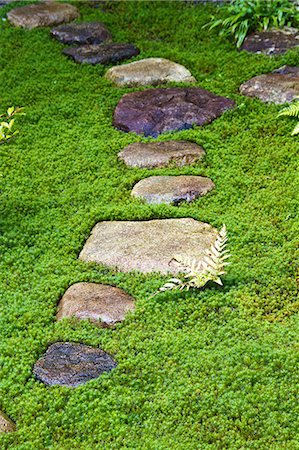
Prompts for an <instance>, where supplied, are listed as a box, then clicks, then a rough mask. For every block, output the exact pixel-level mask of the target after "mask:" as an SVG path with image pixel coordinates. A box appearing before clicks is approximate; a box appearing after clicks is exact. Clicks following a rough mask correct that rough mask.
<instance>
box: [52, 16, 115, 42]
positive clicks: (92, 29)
mask: <svg viewBox="0 0 299 450" xmlns="http://www.w3.org/2000/svg"><path fill="white" fill-rule="evenodd" d="M51 36H53V37H54V38H55V39H57V40H58V41H60V42H62V43H63V44H76V45H85V44H101V43H102V42H104V41H107V40H111V33H110V32H109V30H108V29H107V28H106V26H105V25H104V24H103V23H101V22H83V23H71V24H67V25H60V26H59V27H57V28H53V29H52V30H51Z"/></svg>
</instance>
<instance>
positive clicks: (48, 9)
mask: <svg viewBox="0 0 299 450" xmlns="http://www.w3.org/2000/svg"><path fill="white" fill-rule="evenodd" d="M77 17H79V11H78V9H77V8H76V7H75V6H73V5H69V4H68V3H56V2H43V3H35V4H33V5H26V6H21V7H19V8H15V9H12V10H11V11H9V13H8V14H7V18H8V20H9V21H10V23H12V24H13V25H15V26H17V27H23V28H29V29H31V28H37V27H49V26H52V25H59V24H60V23H63V22H70V21H72V20H74V19H77Z"/></svg>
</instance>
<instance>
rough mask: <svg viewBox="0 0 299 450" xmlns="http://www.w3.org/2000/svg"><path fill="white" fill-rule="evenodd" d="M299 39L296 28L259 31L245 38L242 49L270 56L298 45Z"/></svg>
mask: <svg viewBox="0 0 299 450" xmlns="http://www.w3.org/2000/svg"><path fill="white" fill-rule="evenodd" d="M298 39H299V32H298V30H297V29H296V28H285V29H282V30H269V31H259V32H256V33H252V34H250V35H249V36H247V37H246V38H245V40H244V43H243V45H242V47H241V50H246V51H247V52H252V53H262V54H264V55H269V56H271V55H281V54H282V53H285V52H287V51H288V50H289V49H290V48H294V47H297V46H298V45H299V40H298Z"/></svg>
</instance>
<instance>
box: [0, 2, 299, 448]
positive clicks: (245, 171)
mask: <svg viewBox="0 0 299 450" xmlns="http://www.w3.org/2000/svg"><path fill="white" fill-rule="evenodd" d="M20 4H22V3H20ZM77 6H78V7H79V8H80V11H81V19H80V20H82V21H89V20H101V21H103V22H104V23H105V24H106V25H107V26H108V27H109V28H110V30H111V31H112V34H113V37H114V40H115V41H121V42H126V41H128V42H132V43H135V44H136V45H137V46H138V47H139V48H140V49H141V53H140V55H139V56H138V57H137V58H135V59H141V58H146V57H154V56H156V57H165V58H169V59H171V60H174V61H177V62H179V63H182V64H184V65H185V66H186V67H187V68H189V69H190V71H191V72H192V74H193V75H194V76H195V77H196V78H197V80H198V83H197V85H198V86H200V87H204V88H207V89H209V90H211V91H213V92H215V93H217V94H221V95H225V96H228V97H230V98H232V99H233V100H235V101H236V103H237V107H236V108H235V109H234V110H233V111H230V112H227V113H225V114H224V115H223V116H222V117H221V118H219V119H217V120H216V121H214V122H213V123H212V124H210V125H208V126H205V127H202V128H199V127H195V128H194V129H191V130H187V131H181V132H176V133H169V134H165V135H162V136H160V137H159V138H158V140H161V141H162V140H168V139H189V140H192V141H194V142H197V143H198V144H200V145H203V146H204V148H205V149H206V153H207V154H206V158H205V160H204V163H198V164H195V165H193V166H191V167H184V168H182V169H177V168H168V169H157V170H152V171H151V172H150V173H151V174H155V175H158V174H179V173H180V174H194V175H206V176H209V177H211V178H212V179H213V181H214V182H215V184H216V189H215V190H214V191H213V192H212V193H211V194H209V195H207V196H205V197H204V198H201V199H198V200H196V201H195V202H193V203H192V204H181V205H180V206H179V207H174V206H152V205H145V204H142V203H141V202H139V201H138V200H132V199H131V197H130V191H131V188H132V186H133V185H134V183H135V182H137V181H138V180H140V179H142V178H145V177H146V176H148V174H149V171H147V170H145V169H128V168H126V167H125V166H124V164H123V163H121V162H119V161H118V159H117V153H118V152H119V151H120V150H122V149H123V147H124V146H125V145H127V144H129V143H132V142H136V141H143V142H148V141H150V140H151V139H150V138H142V137H140V136H137V135H135V134H133V133H129V134H126V133H123V132H121V131H118V130H116V129H114V128H113V126H112V114H113V110H114V108H115V106H116V104H117V102H118V101H119V99H120V98H121V96H122V95H123V94H124V93H126V92H130V91H133V90H134V89H127V88H126V89H120V88H115V87H113V86H112V85H111V84H110V83H109V82H108V81H106V80H105V79H104V78H102V75H103V74H104V73H105V70H106V69H105V68H104V67H103V66H88V65H77V64H75V63H74V62H72V61H71V60H68V59H67V58H66V57H64V56H63V55H62V54H61V49H62V48H63V46H62V45H61V44H60V43H58V42H56V41H54V40H52V39H51V38H50V37H49V30H48V29H35V30H31V31H25V30H23V29H14V28H12V27H11V26H10V25H9V24H8V23H7V22H6V21H2V20H1V23H0V86H1V91H0V109H1V111H3V110H4V109H5V108H7V107H8V106H10V105H15V106H17V105H18V106H23V107H25V109H26V116H24V117H20V118H19V119H17V123H18V128H19V130H20V133H19V134H18V135H17V136H16V137H15V139H14V140H13V141H11V142H10V143H9V145H7V146H6V150H7V151H8V155H7V156H4V157H3V156H2V157H1V161H0V173H1V179H0V189H1V193H0V210H1V213H0V227H1V236H0V248H1V258H0V286H1V287H0V292H1V294H0V296H1V297H0V302H1V303H0V305H1V306H0V308H1V309H0V312H1V314H0V409H2V410H3V411H5V412H6V413H7V414H8V415H9V416H10V417H11V418H12V419H13V420H14V421H15V422H16V423H17V427H18V430H17V432H16V433H11V434H2V435H0V448H1V450H2V449H3V450H5V449H10V450H43V449H51V450H77V449H82V450H98V449H130V450H131V449H132V450H133V449H134V450H135V449H136V450H147V449H148V450H168V449H174V450H182V449H184V450H193V449H200V450H214V449H215V450H216V449H257V450H270V449H271V450H272V449H273V450H282V449H288V450H295V449H299V405H298V394H299V373H298V368H299V364H298V363H299V348H298V331H299V317H298V311H299V300H298V296H297V290H296V268H297V267H298V254H296V248H297V246H298V228H299V227H298V217H296V206H298V172H296V169H297V168H298V167H297V166H298V159H297V154H298V147H299V144H298V139H296V138H293V137H291V136H290V132H291V130H292V128H293V125H294V123H293V121H292V120H291V119H287V118H285V119H283V118H281V119H277V118H276V115H277V112H278V111H279V107H277V106H274V105H266V104H263V103H261V102H260V101H258V100H254V99H249V98H245V97H242V96H240V95H239V94H238V88H239V85H240V84H241V83H242V82H244V81H246V80H247V79H249V78H250V77H252V76H254V75H257V74H261V73H264V72H268V71H270V70H272V69H274V68H278V67H280V66H282V65H283V64H290V65H298V63H299V50H292V51H289V52H288V53H287V54H286V55H283V56H280V57H273V58H268V57H266V56H262V55H253V54H248V53H246V52H237V51H236V50H235V48H234V46H233V44H232V43H230V42H228V41H223V40H221V39H220V38H218V36H217V35H216V33H214V32H208V31H207V30H206V29H205V30H202V28H201V27H202V25H203V24H204V23H206V22H207V21H208V20H209V16H210V14H211V13H213V12H215V7H214V6H212V5H209V6H207V5H200V4H187V3H184V2H170V3H169V2H161V3H160V2H146V1H144V2H135V1H134V2H121V3H113V4H112V5H111V4H109V3H107V2H106V3H104V4H103V5H102V6H101V7H100V8H91V7H89V6H88V5H87V4H85V3H77ZM12 7H13V6H12V5H9V6H6V7H4V8H2V9H0V16H1V17H4V16H5V13H6V12H7V11H8V10H9V9H11V8H12ZM167 217H193V218H195V219H198V220H200V221H204V222H208V223H210V224H212V225H213V226H215V227H217V228H220V227H221V225H222V224H223V223H225V224H226V226H227V229H228V232H229V240H230V242H229V246H230V251H231V253H232V255H233V257H232V259H231V262H232V265H231V266H230V268H229V272H228V274H227V275H226V276H225V277H224V288H222V289H218V288H217V287H215V288H214V287H212V288H210V289H206V290H204V291H202V292H191V291H189V292H188V293H184V294H182V293H165V294H160V295H159V296H157V297H155V298H149V297H150V295H151V294H152V293H153V292H154V291H155V290H157V288H158V287H159V286H161V284H162V283H163V282H164V281H165V280H166V278H165V277H161V276H159V275H158V274H152V275H147V276H145V275H142V274H139V273H128V274H124V273H118V272H116V271H113V270H110V269H108V268H107V267H102V266H97V265H92V264H91V265H88V264H86V263H83V262H80V261H79V260H78V259H77V257H78V253H79V252H80V250H81V248H82V246H83V244H84V242H85V240H86V238H87V237H88V236H89V233H90V231H91V229H92V227H93V225H94V224H95V223H96V222H98V221H101V220H114V219H117V220H132V219H134V220H139V219H140V220H144V219H151V218H167ZM78 281H92V282H101V283H110V284H112V285H116V286H118V287H121V288H123V289H125V290H126V291H127V292H129V294H131V295H133V296H134V297H135V298H136V299H137V308H136V312H135V313H134V314H132V315H131V316H129V317H128V319H127V320H126V321H125V322H124V323H122V324H120V325H118V326H117V327H116V329H114V330H111V329H98V328H96V327H95V326H93V325H92V324H90V323H88V322H86V321H81V322H80V323H77V322H75V321H70V320H64V321H61V322H60V323H56V322H55V313H56V306H57V303H58V301H59V299H60V297H61V295H62V294H63V293H64V291H65V290H66V289H67V287H68V286H69V285H71V284H72V283H74V282H78ZM56 341H73V342H82V343H85V344H88V345H93V346H100V347H101V348H103V349H104V350H106V351H107V352H109V353H110V354H111V355H113V356H114V357H115V359H116V360H117V362H118V367H117V368H116V370H114V371H112V372H111V373H109V374H105V375H103V376H101V377H100V378H98V379H96V380H93V381H90V382H88V383H87V384H86V385H84V386H80V387H78V388H76V389H69V388H64V387H51V388H49V387H46V386H45V385H43V384H42V383H40V382H38V381H37V380H35V378H34V376H33V375H32V367H33V364H34V363H35V361H36V360H37V359H38V358H39V357H40V356H41V354H42V353H43V352H44V351H45V349H46V348H47V346H48V345H49V344H50V343H53V342H56Z"/></svg>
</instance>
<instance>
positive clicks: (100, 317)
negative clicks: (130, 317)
mask: <svg viewBox="0 0 299 450" xmlns="http://www.w3.org/2000/svg"><path fill="white" fill-rule="evenodd" d="M134 308H135V306H134V299H133V298H132V297H131V296H130V295H128V294H127V293H126V292H124V291H123V290H122V289H119V288H116V287H113V286H109V285H105V284H98V283H76V284H73V285H72V286H70V287H69V288H68V289H67V291H66V292H65V294H64V295H63V297H62V299H61V300H60V302H59V305H58V312H57V320H60V319H63V318H64V317H77V318H78V319H90V320H91V321H93V322H95V323H96V324H99V325H102V326H113V325H115V324H116V323H117V322H122V321H123V320H124V318H125V316H126V314H127V313H128V312H130V311H133V310H134Z"/></svg>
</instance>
